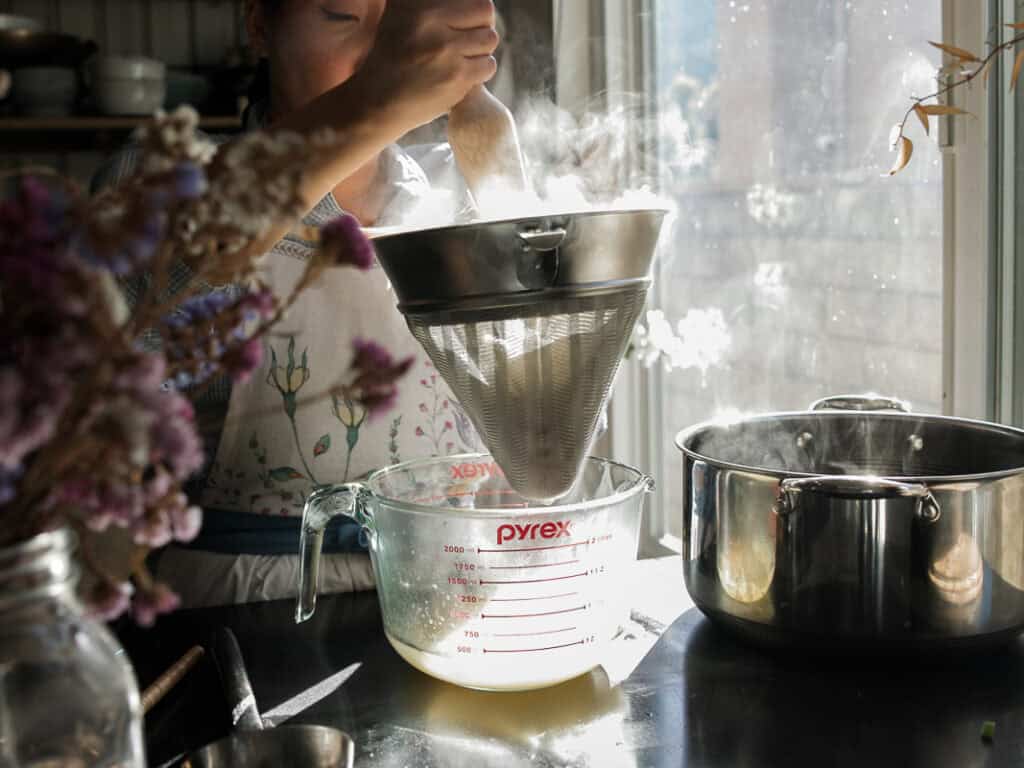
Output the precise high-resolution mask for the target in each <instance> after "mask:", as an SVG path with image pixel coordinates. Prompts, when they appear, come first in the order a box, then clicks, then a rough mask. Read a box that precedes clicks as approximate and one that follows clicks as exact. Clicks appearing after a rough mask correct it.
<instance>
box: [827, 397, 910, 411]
mask: <svg viewBox="0 0 1024 768" xmlns="http://www.w3.org/2000/svg"><path fill="white" fill-rule="evenodd" d="M808 410H811V411H899V412H900V413H910V412H911V405H910V403H908V402H907V401H906V400H900V399H898V398H895V397H886V396H885V395H876V394H874V393H868V394H863V395H832V396H831V397H823V398H821V399H820V400H815V401H814V402H813V403H811V406H810V408H809V409H808Z"/></svg>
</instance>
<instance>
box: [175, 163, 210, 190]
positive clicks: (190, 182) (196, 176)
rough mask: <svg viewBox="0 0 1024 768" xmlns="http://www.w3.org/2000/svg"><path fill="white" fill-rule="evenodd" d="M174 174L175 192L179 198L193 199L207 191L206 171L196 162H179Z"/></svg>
mask: <svg viewBox="0 0 1024 768" xmlns="http://www.w3.org/2000/svg"><path fill="white" fill-rule="evenodd" d="M173 174H174V193H175V194H176V195H177V196H178V198H179V199H183V200H193V199H195V198H197V197H199V196H201V195H202V194H203V193H204V192H205V191H206V188H207V182H206V172H205V171H204V170H203V169H202V168H201V167H200V166H198V165H196V164H195V163H190V162H187V161H186V162H182V163H178V165H177V166H175V168H174V171H173Z"/></svg>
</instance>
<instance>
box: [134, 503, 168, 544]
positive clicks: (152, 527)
mask: <svg viewBox="0 0 1024 768" xmlns="http://www.w3.org/2000/svg"><path fill="white" fill-rule="evenodd" d="M132 540H133V541H134V542H135V543H136V544H138V545H140V546H143V547H149V548H150V549H157V548H159V547H162V546H165V545H167V544H170V543H171V542H172V541H173V540H174V532H173V531H172V530H171V518H170V516H169V515H168V514H167V513H166V512H164V511H163V510H162V509H154V510H150V511H149V512H147V513H146V515H145V517H143V518H141V519H139V520H138V521H137V522H136V523H135V525H134V526H132Z"/></svg>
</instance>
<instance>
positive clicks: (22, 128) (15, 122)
mask: <svg viewBox="0 0 1024 768" xmlns="http://www.w3.org/2000/svg"><path fill="white" fill-rule="evenodd" d="M147 119H148V118H146V117H103V116H92V115H81V116H74V117H0V153H3V154H20V153H25V152H32V153H46V154H48V153H55V154H61V153H64V152H79V151H98V152H107V151H110V150H111V149H112V148H116V147H117V146H120V145H121V144H123V143H124V141H125V139H126V138H127V136H128V134H130V133H131V131H133V130H134V129H135V128H136V127H138V126H139V125H140V124H141V123H143V122H145V121H146V120H147ZM199 127H200V128H201V129H202V130H204V131H208V132H211V133H233V132H236V131H240V130H241V128H242V122H241V120H240V119H239V118H238V117H232V116H211V117H200V118H199Z"/></svg>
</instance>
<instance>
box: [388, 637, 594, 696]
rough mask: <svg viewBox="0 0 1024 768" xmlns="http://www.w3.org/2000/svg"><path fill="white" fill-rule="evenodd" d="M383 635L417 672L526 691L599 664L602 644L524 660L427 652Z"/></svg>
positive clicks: (481, 686) (491, 688) (462, 682)
mask: <svg viewBox="0 0 1024 768" xmlns="http://www.w3.org/2000/svg"><path fill="white" fill-rule="evenodd" d="M384 634H385V635H386V636H387V638H388V642H390V643H391V646H392V647H393V648H394V649H395V650H396V651H397V652H398V655H399V656H401V657H402V658H403V659H405V660H406V661H407V662H409V663H410V664H411V665H412V666H414V667H416V669H418V670H419V671H420V672H423V673H425V674H428V675H430V676H431V677H436V678H440V679H441V680H446V681H448V682H451V683H455V684H456V685H462V686H465V687H467V688H478V689H481V690H487V691H528V690H531V689H534V688H546V687H548V686H551V685H557V684H558V683H561V682H564V681H566V680H571V679H572V678H574V677H578V676H579V675H581V674H583V673H585V672H588V671H590V670H591V669H593V668H594V667H596V666H597V665H598V664H599V663H600V650H601V647H602V643H598V642H595V643H593V644H591V646H590V648H589V649H587V650H581V649H580V647H578V646H577V647H574V648H565V649H559V650H557V651H544V652H541V653H537V654H534V656H535V658H531V659H529V660H528V661H527V660H524V659H523V658H522V657H521V656H514V655H510V656H505V657H504V658H502V657H500V656H498V657H495V656H494V655H490V656H489V657H488V658H485V659H480V658H477V659H470V658H455V657H451V656H444V655H441V654H437V653H427V652H426V651H421V650H419V649H418V648H413V647H412V646H411V645H407V644H405V643H403V642H401V641H400V640H396V639H395V638H394V637H392V636H391V635H390V634H388V633H387V632H386V631H385V633H384Z"/></svg>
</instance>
